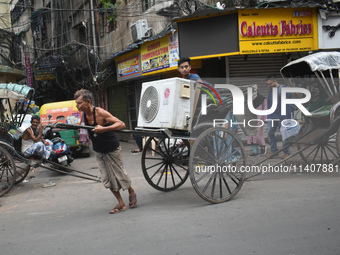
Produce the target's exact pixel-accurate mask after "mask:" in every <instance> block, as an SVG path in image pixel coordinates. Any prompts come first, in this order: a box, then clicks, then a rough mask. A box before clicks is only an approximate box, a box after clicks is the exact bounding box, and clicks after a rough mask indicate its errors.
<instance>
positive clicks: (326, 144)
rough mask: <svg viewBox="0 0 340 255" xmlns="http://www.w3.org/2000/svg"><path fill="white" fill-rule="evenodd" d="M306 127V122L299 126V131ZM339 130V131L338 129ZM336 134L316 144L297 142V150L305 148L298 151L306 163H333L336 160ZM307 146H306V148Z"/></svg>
mask: <svg viewBox="0 0 340 255" xmlns="http://www.w3.org/2000/svg"><path fill="white" fill-rule="evenodd" d="M304 129H307V124H306V125H305V124H304V125H303V126H302V127H301V130H300V132H304ZM338 132H339V131H338ZM337 137H338V135H336V134H334V135H331V136H330V137H329V138H325V139H324V141H321V142H320V143H318V144H301V143H297V148H298V150H301V149H303V148H305V150H303V151H301V152H299V154H300V156H301V158H302V159H303V161H305V162H306V163H307V164H333V163H335V162H336V161H337V160H338V155H339V154H338V151H339V150H338V142H337V141H338V140H337V139H338V138H337ZM339 139H340V138H339ZM306 147H308V148H306Z"/></svg>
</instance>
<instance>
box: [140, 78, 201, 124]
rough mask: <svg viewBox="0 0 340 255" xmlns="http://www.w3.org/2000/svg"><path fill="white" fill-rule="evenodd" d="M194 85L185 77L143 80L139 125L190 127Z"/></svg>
mask: <svg viewBox="0 0 340 255" xmlns="http://www.w3.org/2000/svg"><path fill="white" fill-rule="evenodd" d="M193 84H194V82H193V81H190V80H186V79H181V78H170V79H164V80H159V81H152V82H145V83H143V85H142V92H141V97H140V98H141V100H140V106H139V115H138V127H144V128H170V129H179V130H190V128H191V127H190V123H191V119H190V118H191V107H192V106H191V105H190V102H191V101H192V100H190V98H191V97H193V95H191V94H192V93H193V91H194V90H193V86H194V85H193Z"/></svg>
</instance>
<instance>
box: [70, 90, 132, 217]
mask: <svg viewBox="0 0 340 255" xmlns="http://www.w3.org/2000/svg"><path fill="white" fill-rule="evenodd" d="M74 98H75V100H76V104H77V108H78V110H79V111H82V112H83V113H84V117H85V118H84V119H85V124H86V125H88V126H93V130H92V131H91V132H89V133H90V139H91V141H92V145H93V150H94V151H95V152H96V161H97V164H98V167H99V169H100V172H101V177H102V182H103V184H104V187H105V188H109V189H110V190H111V192H112V193H113V195H114V196H115V197H116V199H117V200H118V204H117V205H116V206H115V207H114V208H113V209H112V210H111V211H110V213H111V214H113V213H119V212H121V211H125V210H126V206H125V203H124V201H123V199H122V197H121V195H120V192H119V190H120V189H123V190H126V189H127V190H128V191H129V206H130V208H132V207H135V206H136V203H137V196H136V193H135V191H134V190H133V188H132V187H131V180H130V178H129V176H128V175H127V174H126V173H125V170H124V167H123V159H122V154H121V147H120V144H119V141H118V139H117V136H116V134H115V133H114V131H116V130H120V129H122V128H124V127H125V123H124V122H122V121H121V120H119V119H118V118H116V117H114V116H113V115H112V114H111V113H109V112H108V111H106V110H104V109H102V108H100V107H95V106H93V105H92V93H91V92H90V91H88V90H85V89H81V90H78V91H76V93H75V94H74Z"/></svg>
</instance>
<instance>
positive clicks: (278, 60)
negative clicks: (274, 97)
mask: <svg viewBox="0 0 340 255" xmlns="http://www.w3.org/2000/svg"><path fill="white" fill-rule="evenodd" d="M227 61H228V62H227V66H228V67H229V78H230V80H229V83H230V84H233V85H238V86H241V85H250V84H257V85H258V89H259V93H260V94H262V95H263V96H265V97H267V95H268V87H267V85H266V83H265V78H266V77H267V76H268V75H271V74H274V75H275V76H276V77H277V78H278V79H277V80H278V82H279V83H280V82H283V81H282V79H281V74H280V69H281V68H282V67H283V66H284V65H285V57H284V55H283V54H263V55H239V56H230V57H229V60H227Z"/></svg>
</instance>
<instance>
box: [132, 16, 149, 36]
mask: <svg viewBox="0 0 340 255" xmlns="http://www.w3.org/2000/svg"><path fill="white" fill-rule="evenodd" d="M148 30H149V27H148V22H147V20H146V19H140V20H138V21H137V22H136V23H133V24H132V25H131V26H130V31H131V36H132V41H133V42H138V41H140V40H142V39H143V38H144V37H148V34H149V33H148Z"/></svg>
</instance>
